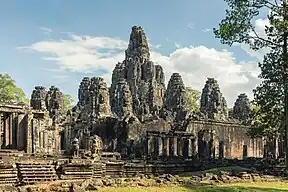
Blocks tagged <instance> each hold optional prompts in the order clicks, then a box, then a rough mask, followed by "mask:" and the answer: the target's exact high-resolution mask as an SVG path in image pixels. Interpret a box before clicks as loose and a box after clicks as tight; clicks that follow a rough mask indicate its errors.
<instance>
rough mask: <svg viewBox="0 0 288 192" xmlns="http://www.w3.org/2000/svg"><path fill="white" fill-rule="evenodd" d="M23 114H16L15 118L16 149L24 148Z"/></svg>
mask: <svg viewBox="0 0 288 192" xmlns="http://www.w3.org/2000/svg"><path fill="white" fill-rule="evenodd" d="M24 118H25V115H24V114H18V120H17V150H19V151H22V150H24V148H25V143H24V138H25V137H24V133H25V128H26V127H25V122H24V121H25V119H24Z"/></svg>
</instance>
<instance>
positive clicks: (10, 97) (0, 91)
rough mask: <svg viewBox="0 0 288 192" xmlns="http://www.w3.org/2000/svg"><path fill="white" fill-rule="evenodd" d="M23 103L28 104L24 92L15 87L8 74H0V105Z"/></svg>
mask: <svg viewBox="0 0 288 192" xmlns="http://www.w3.org/2000/svg"><path fill="white" fill-rule="evenodd" d="M7 102H25V103H29V99H27V98H26V96H25V93H24V91H23V90H22V89H21V88H19V87H17V86H16V85H15V81H14V80H13V79H12V78H11V77H10V76H9V75H8V74H0V103H7Z"/></svg>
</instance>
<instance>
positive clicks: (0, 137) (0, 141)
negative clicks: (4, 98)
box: [0, 111, 4, 149]
mask: <svg viewBox="0 0 288 192" xmlns="http://www.w3.org/2000/svg"><path fill="white" fill-rule="evenodd" d="M2 119H3V113H1V111H0V149H1V146H2V145H3V128H4V127H3V120H2Z"/></svg>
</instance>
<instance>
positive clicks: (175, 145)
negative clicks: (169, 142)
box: [173, 136, 178, 156]
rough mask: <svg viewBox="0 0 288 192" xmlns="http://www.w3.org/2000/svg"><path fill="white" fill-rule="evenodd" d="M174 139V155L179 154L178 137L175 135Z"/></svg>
mask: <svg viewBox="0 0 288 192" xmlns="http://www.w3.org/2000/svg"><path fill="white" fill-rule="evenodd" d="M173 140H174V142H173V145H174V147H173V153H174V154H173V155H174V156H177V155H178V153H177V150H178V143H177V142H178V141H177V137H176V136H174V137H173Z"/></svg>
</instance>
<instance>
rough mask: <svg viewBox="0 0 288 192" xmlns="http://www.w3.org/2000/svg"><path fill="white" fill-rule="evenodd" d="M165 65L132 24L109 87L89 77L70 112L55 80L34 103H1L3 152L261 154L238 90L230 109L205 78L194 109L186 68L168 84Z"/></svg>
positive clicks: (182, 156) (152, 156) (155, 157)
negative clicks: (197, 108)
mask: <svg viewBox="0 0 288 192" xmlns="http://www.w3.org/2000/svg"><path fill="white" fill-rule="evenodd" d="M164 70H165V69H163V68H162V67H161V66H160V65H156V64H154V63H153V61H151V60H150V53H149V47H148V42H147V38H146V36H145V33H144V31H143V29H142V28H141V27H138V26H134V27H132V32H131V34H130V40H129V45H128V48H127V49H126V51H125V59H124V61H122V62H119V63H117V64H116V65H115V68H114V70H113V74H112V83H111V85H110V87H109V86H107V84H106V82H105V81H104V79H103V78H101V77H93V78H88V77H84V78H83V79H82V82H81V83H80V85H79V90H78V103H77V105H76V106H75V107H74V108H73V109H72V110H69V111H65V110H64V109H63V104H64V100H63V93H61V91H60V90H59V89H58V88H56V87H54V86H52V87H51V88H50V89H49V90H46V89H45V88H44V87H42V86H36V87H35V89H34V91H33V93H32V95H31V100H30V106H27V105H25V104H1V105H0V117H1V124H0V130H1V150H0V151H1V152H2V153H3V154H4V153H5V154H7V153H8V152H9V154H12V153H15V154H16V153H17V154H18V153H20V152H21V153H22V156H23V157H25V156H28V155H30V156H29V158H30V160H31V157H35V158H36V157H41V158H42V157H43V156H45V157H53V158H54V160H55V159H57V158H58V159H59V158H60V157H61V158H62V159H63V158H64V159H65V158H68V159H69V157H71V155H72V156H73V157H74V159H75V158H76V159H77V158H78V159H87V158H88V159H89V158H90V157H93V159H94V160H95V156H93V154H91V153H98V152H99V151H102V153H101V158H102V159H105V158H109V157H112V158H114V159H119V158H120V157H121V159H122V160H125V159H126V160H127V159H130V160H131V159H139V160H147V161H150V162H151V161H152V162H153V161H161V160H164V159H165V161H167V160H168V161H169V159H171V161H172V160H173V161H174V160H177V159H178V160H181V161H184V160H187V159H200V160H211V159H223V158H227V159H229V158H230V159H233V158H238V159H242V158H245V157H262V156H263V151H264V150H263V147H264V146H263V144H264V142H263V140H262V138H254V139H252V138H249V137H248V136H247V131H248V127H247V126H246V125H245V124H244V122H246V121H247V120H248V118H249V113H250V104H249V100H248V98H247V96H246V95H245V94H240V95H239V96H238V98H237V100H236V101H235V106H234V107H233V110H232V112H231V113H229V112H228V108H227V104H226V100H225V98H224V96H223V95H222V93H221V91H220V87H219V85H218V83H217V80H215V79H213V78H208V79H207V81H206V83H205V85H204V88H203V89H202V95H201V100H200V112H199V113H196V112H194V111H191V110H189V109H188V107H187V96H186V90H185V85H184V83H183V80H182V78H181V74H179V73H173V74H172V76H171V77H170V79H169V82H168V85H167V88H166V86H165V83H164V82H165V76H164ZM203 83H204V82H203ZM31 155H32V156H31ZM6 156H7V158H8V159H9V155H6ZM10 156H11V155H10ZM18 157H19V155H18ZM41 158H40V159H41ZM101 158H100V160H101ZM2 159H4V156H3V158H2ZM32 159H33V158H32ZM42 160H43V159H42ZM46 160H47V159H46ZM98 160H99V159H98ZM21 162H22V161H21ZM93 162H94V161H93ZM93 162H90V164H91V165H92V164H93ZM46 163H47V162H46ZM70 163H71V162H70ZM72 163H73V162H72ZM74 163H75V162H74ZM94 164H95V162H94ZM120 164H121V163H120ZM29 165H31V163H30V164H29ZM68 165H69V166H70V167H74V168H75V167H76V164H73V166H72V165H70V164H69V163H68V164H67V166H68ZM118 165H119V164H118ZM121 165H122V164H121ZM23 166H24V165H23ZM25 166H26V165H25ZM25 166H24V167H25ZM31 166H32V165H31ZM35 166H36V165H35ZM69 166H68V167H69ZM77 166H78V165H77ZM111 166H112V165H111ZM113 166H114V165H113ZM107 167H108V164H106V173H108V168H107ZM20 168H21V166H19V169H20ZM66 168H67V167H66ZM63 169H64V168H63ZM67 169H68V168H67ZM75 169H76V168H75ZM91 169H92V168H91ZM99 169H100V168H99ZM101 169H102V168H101ZM111 169H114V168H111ZM35 170H36V168H35ZM93 170H94V172H93V173H95V166H94V168H93ZM86 172H87V171H86ZM91 174H92V172H91ZM51 178H54V176H53V177H51ZM28 180H29V179H28ZM29 181H30V180H29Z"/></svg>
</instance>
